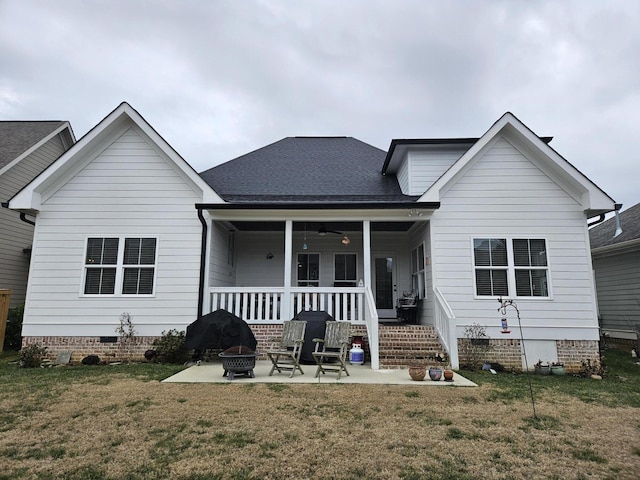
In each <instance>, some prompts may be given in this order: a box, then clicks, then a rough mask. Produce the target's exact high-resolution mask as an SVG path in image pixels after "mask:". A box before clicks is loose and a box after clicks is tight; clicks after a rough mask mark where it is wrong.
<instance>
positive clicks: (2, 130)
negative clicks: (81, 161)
mask: <svg viewBox="0 0 640 480" xmlns="http://www.w3.org/2000/svg"><path fill="white" fill-rule="evenodd" d="M59 134H63V135H64V137H65V138H64V140H63V141H66V143H67V144H66V145H65V150H66V149H67V148H69V146H70V145H71V144H72V143H73V142H74V141H75V139H74V138H73V132H72V131H71V126H70V125H69V123H68V122H63V121H33V122H31V121H18V122H12V121H4V122H0V175H2V174H3V173H4V172H5V171H6V170H7V169H8V168H10V167H11V166H12V165H13V164H15V163H16V161H19V160H20V159H21V158H23V157H25V156H27V155H29V154H30V153H31V152H33V151H34V150H36V149H37V148H39V147H40V146H42V145H43V144H45V143H46V142H48V141H49V140H50V139H51V138H53V137H54V136H56V135H59Z"/></svg>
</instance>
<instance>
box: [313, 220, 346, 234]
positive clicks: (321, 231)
mask: <svg viewBox="0 0 640 480" xmlns="http://www.w3.org/2000/svg"><path fill="white" fill-rule="evenodd" d="M327 233H333V234H335V235H342V232H338V231H336V230H327V227H326V226H325V224H324V223H323V224H322V225H320V228H319V229H318V235H320V236H324V235H326V234H327Z"/></svg>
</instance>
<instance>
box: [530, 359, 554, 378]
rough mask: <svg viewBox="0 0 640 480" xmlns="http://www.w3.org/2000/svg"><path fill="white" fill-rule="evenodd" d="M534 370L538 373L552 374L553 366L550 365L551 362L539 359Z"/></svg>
mask: <svg viewBox="0 0 640 480" xmlns="http://www.w3.org/2000/svg"><path fill="white" fill-rule="evenodd" d="M533 368H534V371H535V374H536V375H549V374H551V366H550V365H549V362H547V363H542V360H538V363H536V364H535V365H534V366H533Z"/></svg>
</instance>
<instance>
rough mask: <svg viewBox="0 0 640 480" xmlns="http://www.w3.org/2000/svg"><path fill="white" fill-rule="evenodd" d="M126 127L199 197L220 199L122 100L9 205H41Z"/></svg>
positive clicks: (31, 208) (29, 209)
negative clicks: (168, 165)
mask: <svg viewBox="0 0 640 480" xmlns="http://www.w3.org/2000/svg"><path fill="white" fill-rule="evenodd" d="M130 129H133V130H135V131H136V132H137V134H138V135H139V136H140V138H142V139H144V142H142V143H138V145H142V144H146V146H145V147H144V148H147V147H149V148H151V149H152V150H153V151H154V152H155V153H156V154H158V155H160V156H161V157H162V158H163V159H164V160H165V161H166V162H168V163H169V164H171V165H172V168H173V170H174V172H175V174H177V175H179V176H180V177H181V178H182V179H183V180H184V181H185V182H187V183H189V184H190V186H191V188H193V189H194V191H196V192H198V194H199V195H200V198H201V199H202V201H207V202H210V203H221V202H222V200H221V198H220V197H219V196H218V195H217V194H216V193H215V192H214V191H213V190H212V189H211V188H210V187H209V186H208V185H207V184H206V183H205V182H204V181H203V180H202V179H201V178H200V177H199V176H198V175H197V173H196V172H195V171H194V170H193V169H192V168H191V166H190V165H189V164H188V163H187V162H186V161H185V160H184V159H183V158H182V157H180V155H178V153H177V152H176V151H175V150H173V148H172V147H171V146H170V145H169V144H168V143H167V142H166V141H165V140H164V139H163V138H162V137H161V136H160V135H159V134H158V133H157V132H156V131H155V130H154V129H153V128H152V127H151V126H150V125H149V124H148V123H147V122H146V121H145V120H144V119H143V118H142V117H141V116H140V115H139V114H138V112H136V111H135V110H134V109H133V108H132V107H131V106H130V105H129V104H127V103H122V104H120V106H118V107H117V108H116V109H115V110H114V111H113V112H111V113H110V114H109V115H107V117H105V119H103V120H102V121H101V122H100V123H99V124H98V125H96V126H95V127H94V128H93V129H92V130H91V131H89V132H88V133H87V134H86V135H85V136H84V137H82V138H81V139H80V140H79V141H78V142H77V143H76V144H75V145H74V146H73V147H72V148H71V149H70V150H68V151H67V152H66V153H65V154H63V155H62V156H61V157H60V158H59V159H58V160H57V161H56V162H55V163H54V164H53V165H51V166H50V167H49V168H47V169H46V170H45V171H44V172H42V173H41V174H40V175H39V176H38V177H37V178H35V179H34V180H33V181H32V182H31V183H29V184H28V185H27V186H26V187H25V188H23V189H22V190H21V191H20V192H19V193H18V194H16V195H15V196H14V197H13V198H12V199H11V200H10V202H9V206H10V208H12V209H15V210H20V211H25V212H29V213H35V212H37V211H38V210H39V209H40V207H41V204H42V200H43V198H44V199H47V198H49V197H50V196H52V195H53V193H55V192H56V191H57V190H58V189H60V188H62V186H63V185H65V184H66V183H67V182H69V181H71V179H72V178H73V177H74V176H75V175H76V174H78V173H79V172H80V171H82V169H83V168H84V167H85V166H86V165H88V164H90V163H91V162H92V161H93V160H94V159H95V158H96V157H98V156H99V155H101V154H102V153H103V152H105V151H106V150H107V149H108V148H110V147H111V146H112V145H113V144H114V142H116V140H117V139H118V138H120V137H121V136H122V135H123V134H125V132H127V131H128V130H130ZM125 150H126V148H125ZM127 152H128V153H127V154H128V155H130V157H131V158H136V160H137V161H140V162H143V160H144V156H137V155H136V154H135V148H132V149H129V150H127ZM116 157H117V155H111V158H112V159H113V160H114V164H117V162H116V161H115V159H116ZM107 158H109V156H107ZM142 164H143V163H141V165H142ZM149 173H151V172H149ZM167 196H168V197H170V192H168V194H167Z"/></svg>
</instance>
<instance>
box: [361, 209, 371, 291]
mask: <svg viewBox="0 0 640 480" xmlns="http://www.w3.org/2000/svg"><path fill="white" fill-rule="evenodd" d="M362 256H363V257H364V258H363V260H364V272H363V274H364V286H365V287H369V288H371V220H363V221H362Z"/></svg>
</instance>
